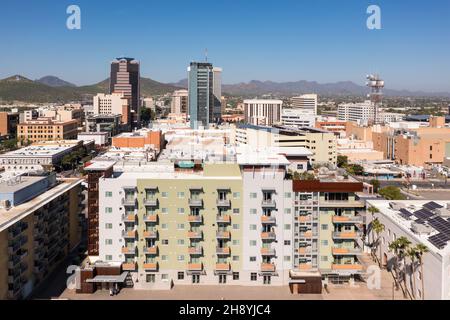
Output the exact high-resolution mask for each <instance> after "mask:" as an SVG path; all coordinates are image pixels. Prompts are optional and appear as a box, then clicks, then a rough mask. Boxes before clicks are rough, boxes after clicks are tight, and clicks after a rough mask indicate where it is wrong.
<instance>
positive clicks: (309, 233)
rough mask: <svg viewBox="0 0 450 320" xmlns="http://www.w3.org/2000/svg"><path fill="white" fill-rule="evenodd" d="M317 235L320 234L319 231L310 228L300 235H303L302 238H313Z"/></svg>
mask: <svg viewBox="0 0 450 320" xmlns="http://www.w3.org/2000/svg"><path fill="white" fill-rule="evenodd" d="M317 236H319V233H318V232H317V231H315V232H313V231H312V230H308V231H305V232H300V233H299V237H301V238H307V239H309V238H313V237H317Z"/></svg>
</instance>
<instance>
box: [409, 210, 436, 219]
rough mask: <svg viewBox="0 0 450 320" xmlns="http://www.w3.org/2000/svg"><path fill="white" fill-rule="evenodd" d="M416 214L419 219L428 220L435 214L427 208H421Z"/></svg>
mask: <svg viewBox="0 0 450 320" xmlns="http://www.w3.org/2000/svg"><path fill="white" fill-rule="evenodd" d="M414 215H415V216H416V217H417V218H419V219H423V220H428V219H430V218H431V217H432V216H434V213H433V212H431V211H429V210H427V209H420V210H417V211H416V212H414Z"/></svg>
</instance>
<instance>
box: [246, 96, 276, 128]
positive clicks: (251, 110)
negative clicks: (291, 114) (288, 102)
mask: <svg viewBox="0 0 450 320" xmlns="http://www.w3.org/2000/svg"><path fill="white" fill-rule="evenodd" d="M282 105H283V101H281V100H264V99H253V100H244V117H245V120H244V121H245V123H248V124H252V125H261V126H271V125H273V124H280V123H281V112H282V111H281V110H282Z"/></svg>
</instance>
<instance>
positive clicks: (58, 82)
mask: <svg viewBox="0 0 450 320" xmlns="http://www.w3.org/2000/svg"><path fill="white" fill-rule="evenodd" d="M35 81H36V82H39V83H42V84H45V85H47V86H50V87H76V85H74V84H73V83H70V82H67V81H64V80H62V79H60V78H58V77H55V76H45V77H42V78H40V79H37V80H35Z"/></svg>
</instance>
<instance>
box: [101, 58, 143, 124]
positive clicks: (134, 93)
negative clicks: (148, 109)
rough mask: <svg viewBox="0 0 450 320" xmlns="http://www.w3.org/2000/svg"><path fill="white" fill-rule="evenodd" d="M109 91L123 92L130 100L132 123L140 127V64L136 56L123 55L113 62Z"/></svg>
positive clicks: (111, 92)
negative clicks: (127, 56)
mask: <svg viewBox="0 0 450 320" xmlns="http://www.w3.org/2000/svg"><path fill="white" fill-rule="evenodd" d="M109 93H110V94H113V93H118V94H120V93H121V94H123V95H124V97H125V98H127V99H128V100H129V104H128V105H129V109H130V123H131V124H132V127H133V128H138V127H140V110H141V103H140V98H141V93H140V65H139V61H137V60H135V59H134V58H126V57H121V58H117V59H116V60H114V61H113V62H111V76H110V85H109Z"/></svg>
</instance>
